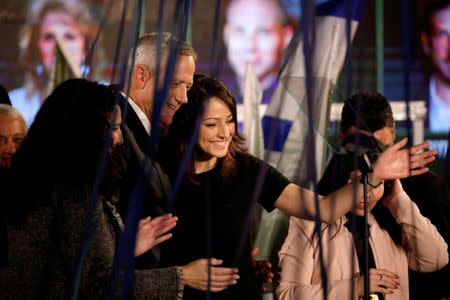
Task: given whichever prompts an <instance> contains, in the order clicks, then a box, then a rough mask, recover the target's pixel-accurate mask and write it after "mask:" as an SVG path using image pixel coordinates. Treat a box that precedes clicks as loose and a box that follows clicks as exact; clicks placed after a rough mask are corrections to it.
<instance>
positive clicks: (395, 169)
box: [373, 138, 437, 180]
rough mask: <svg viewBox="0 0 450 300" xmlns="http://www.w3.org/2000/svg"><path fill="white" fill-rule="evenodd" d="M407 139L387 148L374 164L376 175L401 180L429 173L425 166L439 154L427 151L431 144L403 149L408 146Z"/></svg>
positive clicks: (434, 151) (381, 178) (421, 144)
mask: <svg viewBox="0 0 450 300" xmlns="http://www.w3.org/2000/svg"><path fill="white" fill-rule="evenodd" d="M406 142H407V138H404V139H402V140H401V141H400V142H398V143H396V144H394V145H392V146H391V147H389V148H387V149H386V151H384V152H383V153H382V154H381V155H380V156H379V157H378V159H377V161H376V162H375V163H374V165H373V168H374V175H375V176H376V177H377V178H378V179H380V180H384V179H401V178H405V177H409V176H415V175H420V174H423V173H425V172H427V171H428V168H425V167H423V166H424V165H426V164H428V163H429V162H432V161H433V160H434V159H435V155H436V154H437V151H436V150H428V151H424V152H420V153H418V152H419V151H421V150H425V148H427V147H429V146H430V144H429V143H426V142H424V143H420V144H418V145H415V146H412V147H411V148H405V149H402V147H404V146H405V145H406Z"/></svg>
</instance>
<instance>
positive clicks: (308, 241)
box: [277, 180, 448, 300]
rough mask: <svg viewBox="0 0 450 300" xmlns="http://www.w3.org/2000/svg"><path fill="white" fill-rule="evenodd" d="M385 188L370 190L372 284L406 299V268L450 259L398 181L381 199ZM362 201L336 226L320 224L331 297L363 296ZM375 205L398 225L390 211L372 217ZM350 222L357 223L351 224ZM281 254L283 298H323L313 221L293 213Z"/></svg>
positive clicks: (383, 295)
mask: <svg viewBox="0 0 450 300" xmlns="http://www.w3.org/2000/svg"><path fill="white" fill-rule="evenodd" d="M383 192H384V186H383V185H380V186H379V187H378V188H376V189H374V190H372V191H371V192H370V193H369V194H368V210H369V211H370V214H369V216H368V217H369V226H370V227H369V235H370V236H369V244H370V247H369V248H370V250H369V268H370V270H369V276H370V286H369V289H370V293H371V294H373V293H376V294H377V295H378V299H386V300H388V299H405V300H406V299H409V294H408V267H409V268H411V269H412V270H415V271H419V272H431V271H436V270H438V269H440V268H442V267H444V266H445V265H446V264H447V263H448V253H447V244H446V243H445V241H444V240H443V238H442V237H441V235H440V234H439V233H438V231H437V230H436V228H435V226H434V225H433V224H431V222H430V221H429V220H428V219H427V218H425V217H423V216H422V215H421V214H420V211H419V209H418V208H417V206H416V204H415V203H414V202H412V201H411V200H410V198H409V197H408V195H407V194H406V193H405V192H404V191H403V188H402V185H401V183H400V181H399V180H395V181H393V182H392V189H391V191H390V192H387V194H388V195H385V196H384V197H383V198H382V196H383ZM380 198H382V200H381V201H380V202H379V203H378V205H376V204H377V202H378V200H380ZM337 201H338V200H337ZM362 201H363V200H362V199H360V200H358V201H357V202H356V206H355V208H354V209H353V211H352V213H353V215H352V214H351V213H349V214H347V215H346V216H344V217H342V218H340V219H339V220H338V221H337V222H336V223H334V224H332V225H325V224H322V225H321V226H322V227H321V233H322V237H321V242H322V249H323V253H322V257H323V262H324V267H325V270H326V275H327V282H328V287H327V298H328V299H359V298H360V297H362V296H363V295H364V284H363V282H364V280H363V278H364V277H363V275H361V271H362V269H361V267H360V266H361V265H362V262H361V260H362V256H363V255H361V254H362V253H361V252H362V251H361V250H362V247H360V246H359V245H361V242H362V241H363V238H361V237H362V236H364V235H363V233H362V231H360V229H358V228H362V227H361V226H358V223H360V224H362V225H363V222H358V221H360V220H358V219H361V218H362V217H361V216H363V215H364V203H363V202H362ZM375 206H377V207H376V209H373V208H374V207H375ZM377 209H378V210H383V209H384V210H386V211H387V212H388V214H389V213H390V215H389V217H391V216H392V217H393V219H392V218H391V219H392V220H395V222H394V226H393V224H392V223H391V224H389V221H388V219H389V218H386V216H383V217H382V218H379V217H377V216H374V214H375V215H376V213H374V211H376V210H377ZM377 220H378V221H377ZM349 225H352V226H353V228H352V229H349V228H348V227H350V226H349ZM395 226H398V228H395ZM352 233H353V234H352ZM279 257H280V275H281V282H280V285H279V287H278V288H277V295H278V297H279V298H280V299H324V288H323V282H322V276H321V271H320V253H319V240H318V238H317V235H315V223H314V222H312V221H307V220H301V219H298V218H294V217H291V220H290V227H289V234H288V236H287V238H286V240H285V242H284V245H283V247H282V249H281V251H280V252H279Z"/></svg>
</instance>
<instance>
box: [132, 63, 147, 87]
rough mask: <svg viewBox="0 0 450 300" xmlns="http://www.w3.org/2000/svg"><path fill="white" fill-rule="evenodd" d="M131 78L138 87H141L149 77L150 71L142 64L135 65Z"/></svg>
mask: <svg viewBox="0 0 450 300" xmlns="http://www.w3.org/2000/svg"><path fill="white" fill-rule="evenodd" d="M133 79H134V81H135V82H136V87H137V88H138V89H143V88H144V87H145V85H146V84H147V82H148V80H149V79H150V72H149V71H148V69H147V67H146V66H144V65H136V66H135V67H134V72H133Z"/></svg>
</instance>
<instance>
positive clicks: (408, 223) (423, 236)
mask: <svg viewBox="0 0 450 300" xmlns="http://www.w3.org/2000/svg"><path fill="white" fill-rule="evenodd" d="M388 208H389V210H390V211H391V213H392V215H393V216H394V217H395V219H396V220H397V223H398V224H400V225H402V229H403V234H404V235H405V237H406V239H405V240H406V242H407V256H408V264H409V268H410V269H412V270H415V271H418V272H433V271H436V270H439V269H441V268H443V267H444V266H445V265H446V264H447V263H448V252H447V247H448V246H447V244H446V243H445V241H444V239H443V238H442V236H441V235H440V234H439V232H438V231H437V229H436V227H435V226H434V225H433V224H432V223H431V222H430V220H428V219H427V218H425V217H424V216H422V215H421V214H420V211H419V208H418V207H417V205H416V204H415V203H414V202H413V201H411V199H410V198H409V196H408V195H407V194H406V192H401V193H399V194H397V195H396V196H394V198H392V200H391V201H390V202H389V204H388ZM408 249H409V251H408Z"/></svg>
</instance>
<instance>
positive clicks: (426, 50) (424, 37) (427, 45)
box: [420, 32, 431, 56]
mask: <svg viewBox="0 0 450 300" xmlns="http://www.w3.org/2000/svg"><path fill="white" fill-rule="evenodd" d="M420 41H421V42H422V48H423V52H424V53H425V54H426V55H428V56H430V55H431V51H430V50H431V49H430V39H429V38H428V35H427V34H426V33H425V32H422V33H421V34H420Z"/></svg>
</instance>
